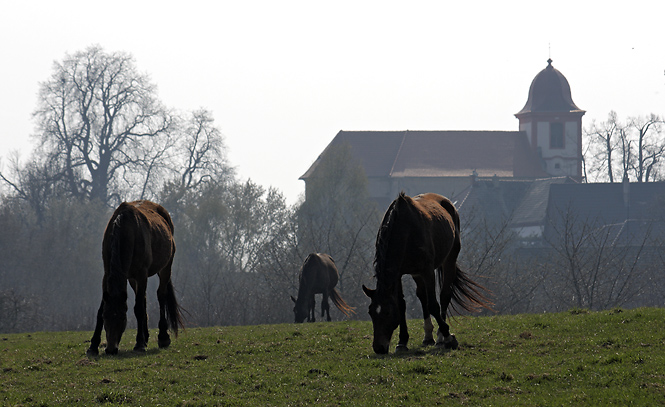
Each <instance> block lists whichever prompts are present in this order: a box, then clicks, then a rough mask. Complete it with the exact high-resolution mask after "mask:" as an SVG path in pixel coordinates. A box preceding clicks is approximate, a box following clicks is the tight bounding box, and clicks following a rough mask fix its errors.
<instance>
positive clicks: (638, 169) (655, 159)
mask: <svg viewBox="0 0 665 407" xmlns="http://www.w3.org/2000/svg"><path fill="white" fill-rule="evenodd" d="M662 125H663V119H662V118H661V117H660V116H657V115H655V114H653V113H652V114H651V115H649V116H647V117H634V118H631V119H630V121H629V124H628V126H629V128H630V129H632V131H633V132H634V134H635V138H636V141H637V162H636V165H635V168H634V172H635V179H637V182H649V181H654V180H655V178H656V177H657V176H658V175H660V174H658V171H659V169H660V168H659V167H660V164H661V162H662V160H663V154H665V139H663V134H662Z"/></svg>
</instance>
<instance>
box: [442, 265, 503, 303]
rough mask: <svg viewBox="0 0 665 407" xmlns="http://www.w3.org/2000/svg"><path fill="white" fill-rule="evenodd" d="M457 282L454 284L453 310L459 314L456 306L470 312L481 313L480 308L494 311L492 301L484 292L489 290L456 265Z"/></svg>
mask: <svg viewBox="0 0 665 407" xmlns="http://www.w3.org/2000/svg"><path fill="white" fill-rule="evenodd" d="M455 269H456V270H455V281H454V282H453V287H452V288H453V293H452V300H453V301H452V302H451V305H452V308H453V309H454V310H455V312H458V313H459V309H458V308H457V307H456V306H455V304H457V305H459V306H460V307H462V308H463V309H465V310H466V311H469V312H474V311H479V310H480V308H487V309H490V310H491V309H492V308H491V306H492V305H493V303H492V301H491V300H490V299H489V298H487V296H486V295H485V294H484V292H487V289H486V288H485V287H483V286H482V285H480V284H478V283H476V282H475V281H473V280H471V278H469V276H468V275H467V274H466V273H464V272H463V271H462V270H460V268H459V266H457V265H455Z"/></svg>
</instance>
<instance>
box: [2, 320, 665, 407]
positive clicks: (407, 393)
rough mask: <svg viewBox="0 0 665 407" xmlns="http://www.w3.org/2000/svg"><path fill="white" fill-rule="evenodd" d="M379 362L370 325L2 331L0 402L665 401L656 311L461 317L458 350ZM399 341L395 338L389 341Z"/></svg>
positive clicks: (414, 340) (663, 351)
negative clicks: (140, 344) (143, 341)
mask: <svg viewBox="0 0 665 407" xmlns="http://www.w3.org/2000/svg"><path fill="white" fill-rule="evenodd" d="M421 326H422V323H421V321H419V320H411V321H409V327H410V331H409V332H410V334H411V350H410V351H409V352H406V353H403V354H397V355H395V354H390V355H387V356H376V355H374V354H373V352H372V350H371V340H372V330H371V329H372V328H371V323H370V322H338V323H314V324H299V325H294V324H283V325H263V326H246V327H222V328H205V329H201V328H192V329H188V330H186V331H185V332H184V333H182V334H181V335H180V336H179V338H178V339H176V340H174V341H173V344H172V345H171V347H170V348H169V349H167V350H159V349H157V345H156V336H157V335H156V332H155V331H154V330H153V331H151V335H152V336H151V339H150V345H149V346H150V347H149V351H148V352H147V353H146V354H135V353H133V352H132V351H131V348H132V346H133V334H134V332H132V331H129V332H128V333H126V334H125V336H124V337H123V341H122V343H121V351H120V355H119V356H116V357H107V356H101V357H97V358H88V357H86V356H85V350H86V348H87V343H86V342H87V341H88V340H89V338H90V335H91V333H90V332H55V333H51V332H49V333H32V334H10V335H2V336H0V405H26V406H33V405H36V406H55V405H100V404H104V405H113V404H122V405H128V406H133V405H136V406H138V405H160V404H161V405H168V406H173V405H180V406H196V405H201V406H203V405H207V406H212V405H220V406H233V405H238V406H247V405H262V406H263V405H275V406H278V405H279V406H282V405H313V404H314V403H316V404H317V405H324V406H325V405H353V406H357V405H424V404H430V405H444V404H445V405H461V404H465V405H505V406H514V405H563V404H575V405H603V404H618V405H627V404H635V405H656V404H665V310H663V309H654V308H641V309H635V310H620V309H616V310H611V311H603V312H593V313H589V312H586V311H580V310H577V311H571V312H567V313H560V314H540V315H516V316H499V317H457V318H456V319H455V320H454V321H453V322H452V329H453V332H454V333H455V334H456V336H457V339H458V340H459V341H460V349H458V350H456V351H442V350H438V349H436V348H434V347H428V348H422V347H420V346H419V343H420V340H421V339H422V338H421V337H422V327H421ZM394 342H395V338H393V347H394Z"/></svg>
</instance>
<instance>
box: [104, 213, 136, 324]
mask: <svg viewBox="0 0 665 407" xmlns="http://www.w3.org/2000/svg"><path fill="white" fill-rule="evenodd" d="M125 216H127V215H125V214H122V213H121V214H118V215H117V216H116V218H115V219H113V220H112V222H111V223H110V225H109V227H108V228H107V229H108V230H107V236H106V237H105V238H108V239H109V244H108V253H105V256H108V257H107V259H108V260H107V261H108V270H105V272H106V273H108V275H107V276H106V287H105V291H106V292H107V293H108V295H109V297H108V298H106V301H109V300H110V302H109V303H108V305H109V306H110V307H117V308H119V309H120V312H123V310H124V312H127V303H126V301H127V270H126V267H127V264H129V263H131V255H132V253H133V247H131V245H123V243H125V242H124V239H123V236H122V235H121V234H122V233H123V232H124V230H123V229H122V227H128V226H126V222H124V221H125V219H124V217H125ZM123 222H124V223H125V226H121V224H122V223H123ZM125 246H127V247H125ZM123 254H124V255H126V256H128V257H129V258H128V259H125V260H126V261H123V257H122V256H123Z"/></svg>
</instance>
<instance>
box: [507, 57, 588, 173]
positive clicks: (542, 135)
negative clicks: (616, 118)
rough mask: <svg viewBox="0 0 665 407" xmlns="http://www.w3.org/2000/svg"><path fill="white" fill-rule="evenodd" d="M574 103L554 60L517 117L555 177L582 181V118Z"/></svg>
mask: <svg viewBox="0 0 665 407" xmlns="http://www.w3.org/2000/svg"><path fill="white" fill-rule="evenodd" d="M584 113H585V111H584V110H582V109H580V108H579V107H577V105H576V104H575V103H574V102H573V98H572V96H571V92H570V85H569V84H568V80H567V79H566V77H565V76H563V74H562V73H561V72H559V70H557V69H555V68H554V67H553V66H552V59H551V58H549V59H548V60H547V66H546V67H545V69H543V70H542V71H540V72H539V73H538V74H537V75H536V77H535V78H533V81H532V82H531V87H530V88H529V97H528V99H527V101H526V104H525V105H524V107H523V108H522V110H520V111H519V112H518V113H515V117H517V119H518V120H519V129H520V131H524V132H526V134H527V137H528V139H529V143H530V145H531V148H532V149H533V151H534V152H535V153H537V154H538V155H539V156H540V158H541V160H542V163H543V169H544V170H545V171H546V172H547V173H548V174H550V175H552V176H562V175H568V176H571V177H573V178H576V179H579V180H581V178H582V116H583V115H584Z"/></svg>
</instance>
